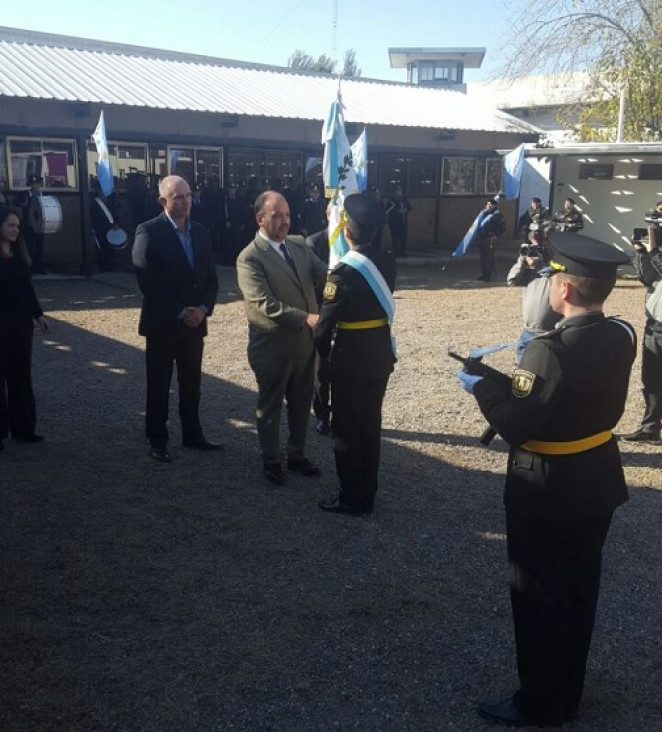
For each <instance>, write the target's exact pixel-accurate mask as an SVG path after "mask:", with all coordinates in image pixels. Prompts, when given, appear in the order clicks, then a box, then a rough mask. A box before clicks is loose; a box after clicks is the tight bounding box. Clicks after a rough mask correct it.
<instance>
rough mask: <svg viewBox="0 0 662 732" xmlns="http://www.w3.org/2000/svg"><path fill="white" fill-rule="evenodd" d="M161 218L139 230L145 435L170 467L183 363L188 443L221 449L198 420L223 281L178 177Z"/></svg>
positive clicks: (166, 183)
mask: <svg viewBox="0 0 662 732" xmlns="http://www.w3.org/2000/svg"><path fill="white" fill-rule="evenodd" d="M159 194H160V196H159V203H160V204H161V206H162V207H163V213H161V215H160V216H157V217H156V218H154V219H151V220H150V221H146V222H145V223H143V224H141V225H140V226H138V229H137V230H136V237H135V242H134V245H133V265H134V267H135V271H136V277H137V279H138V286H139V287H140V290H141V292H142V294H143V303H142V310H141V312H140V324H139V326H138V332H139V333H140V335H143V336H145V340H146V354H145V355H146V367H147V405H146V411H145V432H146V435H147V439H148V440H149V442H150V445H151V447H152V450H151V455H152V457H153V458H154V459H155V460H159V461H160V462H164V463H169V462H170V461H171V459H170V454H169V453H168V448H167V445H168V439H169V434H168V428H167V421H168V401H169V392H170V382H171V380H172V370H173V364H174V363H176V364H177V381H178V383H179V417H180V421H181V425H182V445H183V446H184V447H188V448H192V449H195V450H220V449H222V446H221V445H219V444H217V443H213V442H209V441H208V440H207V439H206V438H205V436H204V433H203V431H202V427H201V426H200V418H199V414H198V412H199V407H200V383H201V379H202V352H203V346H204V337H205V336H206V335H207V318H208V317H209V316H210V315H211V314H212V313H213V311H214V304H215V303H216V295H217V294H218V277H217V275H216V267H215V264H214V251H213V249H212V245H211V242H210V240H209V235H208V233H207V230H206V229H205V228H204V227H203V226H202V225H200V224H198V223H196V222H195V221H191V220H190V214H191V189H190V188H189V185H188V183H187V182H186V181H185V180H184V179H183V178H180V177H179V176H176V175H171V176H168V177H167V178H164V179H163V180H162V181H161V183H160V185H159Z"/></svg>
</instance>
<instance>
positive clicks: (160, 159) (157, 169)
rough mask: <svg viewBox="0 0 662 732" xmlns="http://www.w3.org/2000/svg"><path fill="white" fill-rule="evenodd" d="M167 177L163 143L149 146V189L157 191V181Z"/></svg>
mask: <svg viewBox="0 0 662 732" xmlns="http://www.w3.org/2000/svg"><path fill="white" fill-rule="evenodd" d="M166 175H168V165H167V159H166V146H165V145H164V144H163V143H152V144H151V145H149V180H150V183H151V185H150V188H151V189H153V190H154V191H156V190H157V188H158V184H159V181H160V180H161V179H162V178H165V177H166Z"/></svg>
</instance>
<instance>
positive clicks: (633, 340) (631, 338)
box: [611, 318, 637, 346]
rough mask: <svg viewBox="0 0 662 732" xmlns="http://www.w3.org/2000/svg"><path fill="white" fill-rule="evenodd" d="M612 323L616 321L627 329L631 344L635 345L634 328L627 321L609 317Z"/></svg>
mask: <svg viewBox="0 0 662 732" xmlns="http://www.w3.org/2000/svg"><path fill="white" fill-rule="evenodd" d="M611 321H612V323H617V324H618V325H620V326H621V328H624V329H625V330H626V331H627V334H628V335H629V336H630V340H631V341H632V345H633V346H636V345H637V337H636V336H635V334H634V330H633V328H632V326H631V325H630V324H629V323H626V322H625V321H623V320H619V319H618V318H611Z"/></svg>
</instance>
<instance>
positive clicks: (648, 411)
mask: <svg viewBox="0 0 662 732" xmlns="http://www.w3.org/2000/svg"><path fill="white" fill-rule="evenodd" d="M641 384H642V392H643V395H644V402H645V404H646V408H645V410H644V416H643V419H642V420H641V426H642V428H643V429H644V430H646V431H647V432H655V433H657V432H659V431H660V425H661V424H662V333H659V332H654V331H651V330H649V329H646V330H645V331H644V341H643V344H642V349H641Z"/></svg>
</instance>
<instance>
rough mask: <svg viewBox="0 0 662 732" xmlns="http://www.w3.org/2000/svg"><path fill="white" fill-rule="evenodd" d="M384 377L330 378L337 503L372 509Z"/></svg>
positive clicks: (384, 388)
mask: <svg viewBox="0 0 662 732" xmlns="http://www.w3.org/2000/svg"><path fill="white" fill-rule="evenodd" d="M388 378H389V377H388V376H384V377H382V378H379V379H361V378H357V377H356V376H351V377H347V376H346V375H334V374H332V376H331V418H332V422H331V433H332V434H333V447H334V452H335V457H336V472H337V473H338V478H339V479H340V500H341V501H343V502H344V503H347V504H350V505H353V506H359V507H361V508H365V509H370V508H372V504H373V501H374V499H375V493H377V473H378V471H379V454H380V448H381V430H382V402H383V401H384V393H385V392H386V385H387V384H388Z"/></svg>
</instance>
